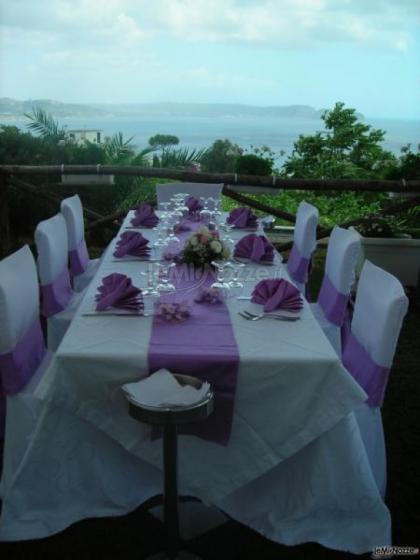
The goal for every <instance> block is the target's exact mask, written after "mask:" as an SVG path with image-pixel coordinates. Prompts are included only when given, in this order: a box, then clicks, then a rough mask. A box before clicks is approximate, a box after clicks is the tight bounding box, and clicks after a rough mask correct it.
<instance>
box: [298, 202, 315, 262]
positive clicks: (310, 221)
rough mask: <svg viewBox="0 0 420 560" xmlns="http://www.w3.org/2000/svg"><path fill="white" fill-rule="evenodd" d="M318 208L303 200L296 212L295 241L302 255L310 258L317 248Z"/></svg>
mask: <svg viewBox="0 0 420 560" xmlns="http://www.w3.org/2000/svg"><path fill="white" fill-rule="evenodd" d="M318 219H319V212H318V208H315V206H312V204H309V203H308V202H305V201H304V200H302V202H301V203H300V204H299V206H298V210H297V214H296V224H295V230H294V233H293V243H294V244H295V245H296V247H297V248H298V249H299V252H300V254H301V255H302V257H305V258H306V259H309V258H310V257H311V256H312V253H313V252H314V251H315V248H316V228H317V225H318Z"/></svg>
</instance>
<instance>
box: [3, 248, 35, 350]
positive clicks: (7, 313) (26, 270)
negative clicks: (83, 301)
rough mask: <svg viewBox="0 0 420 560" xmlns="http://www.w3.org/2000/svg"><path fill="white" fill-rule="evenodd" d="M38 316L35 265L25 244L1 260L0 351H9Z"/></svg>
mask: <svg viewBox="0 0 420 560" xmlns="http://www.w3.org/2000/svg"><path fill="white" fill-rule="evenodd" d="M38 316H39V287H38V277H37V272H36V265H35V261H34V258H33V256H32V253H31V251H30V249H29V247H28V245H25V246H24V247H22V249H19V251H16V252H15V253H13V254H12V255H10V256H9V257H6V258H5V259H3V260H2V261H0V317H1V320H0V324H1V329H0V354H5V353H6V352H10V351H11V350H12V349H13V348H14V347H15V346H16V344H17V343H18V341H19V340H20V339H21V338H22V337H23V335H24V334H25V333H26V331H27V330H28V328H29V327H30V326H31V324H32V323H33V322H34V320H35V319H36V318H37V317H38Z"/></svg>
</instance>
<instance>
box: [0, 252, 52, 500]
mask: <svg viewBox="0 0 420 560" xmlns="http://www.w3.org/2000/svg"><path fill="white" fill-rule="evenodd" d="M38 320H39V286H38V277H37V272H36V265H35V261H34V258H33V256H32V253H31V251H30V249H29V247H28V245H25V246H24V247H22V249H19V251H16V252H15V253H13V254H12V255H10V256H9V257H7V258H5V259H4V260H3V261H1V262H0V325H1V329H0V355H2V354H7V353H9V352H12V351H13V350H14V349H15V348H16V347H17V345H18V343H19V342H21V341H22V339H24V337H25V335H26V334H27V333H28V331H29V330H30V329H31V326H32V325H33V324H34V322H35V321H38ZM40 344H41V345H42V349H45V346H44V342H43V339H41V342H40ZM43 352H45V350H43ZM42 355H43V354H42V353H41V354H40V356H41V357H40V360H39V363H38V365H36V364H35V366H34V368H32V366H31V368H30V369H31V371H27V374H28V375H29V376H30V378H29V380H28V382H27V383H26V384H25V386H24V387H23V388H22V389H20V391H19V392H17V393H16V394H8V395H7V397H6V429H5V440H4V452H3V470H2V479H1V492H3V491H4V490H5V488H6V487H7V486H8V485H9V484H10V483H11V480H12V478H13V477H14V474H15V473H16V471H17V468H18V466H19V464H20V461H21V459H22V458H23V455H24V453H25V450H26V448H27V446H28V444H29V442H30V438H31V434H32V432H33V429H34V427H35V425H36V422H35V418H36V414H37V411H38V406H39V405H38V403H39V400H38V399H36V398H34V396H33V393H34V390H35V388H36V386H37V384H38V382H39V380H40V378H41V377H42V374H43V372H44V371H45V369H46V367H47V365H48V364H49V362H50V359H51V354H50V353H49V352H46V353H45V354H44V355H43V357H42ZM21 357H23V354H21ZM0 370H1V367H0ZM0 372H1V371H0ZM3 373H5V372H3ZM1 492H0V493H1Z"/></svg>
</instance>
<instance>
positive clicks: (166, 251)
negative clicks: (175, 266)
mask: <svg viewBox="0 0 420 560" xmlns="http://www.w3.org/2000/svg"><path fill="white" fill-rule="evenodd" d="M163 244H164V247H163V249H162V252H161V256H162V257H163V259H164V260H169V261H171V260H174V259H175V258H176V257H177V256H178V255H179V253H180V252H181V251H182V243H181V241H180V240H179V238H178V237H176V235H174V234H173V228H171V233H170V234H169V236H168V237H167V238H166V240H165V241H164V243H163Z"/></svg>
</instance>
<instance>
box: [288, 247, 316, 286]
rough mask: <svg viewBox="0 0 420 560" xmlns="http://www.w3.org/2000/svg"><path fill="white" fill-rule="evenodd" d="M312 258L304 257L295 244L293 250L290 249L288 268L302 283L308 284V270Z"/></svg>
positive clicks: (291, 274) (297, 280) (293, 276)
mask: <svg viewBox="0 0 420 560" xmlns="http://www.w3.org/2000/svg"><path fill="white" fill-rule="evenodd" d="M310 262H311V259H307V258H305V257H303V256H302V255H301V254H300V252H299V249H298V248H297V247H296V245H295V244H293V247H292V250H291V251H290V255H289V258H288V260H287V270H288V271H289V274H290V276H291V277H292V278H293V280H296V282H300V283H301V284H306V282H307V280H308V270H309V264H310Z"/></svg>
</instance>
